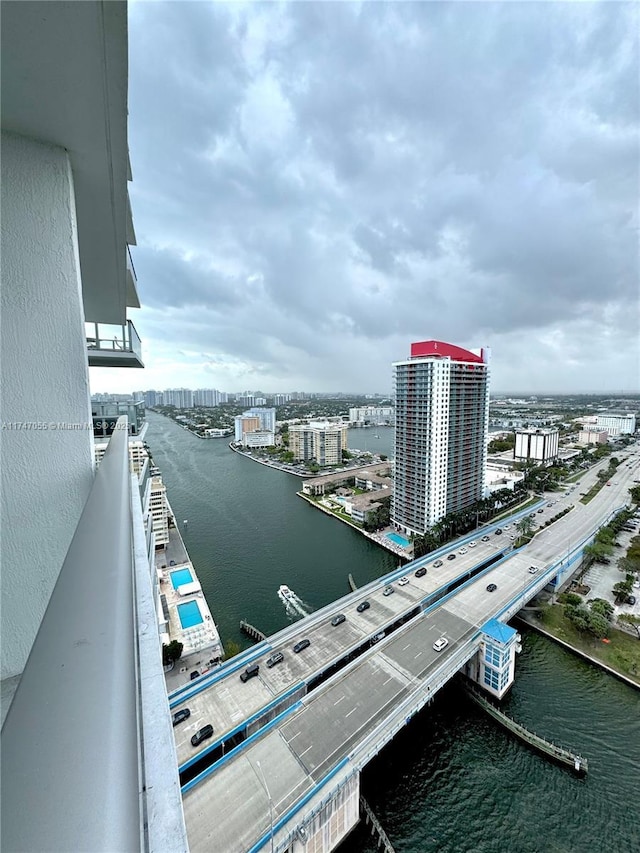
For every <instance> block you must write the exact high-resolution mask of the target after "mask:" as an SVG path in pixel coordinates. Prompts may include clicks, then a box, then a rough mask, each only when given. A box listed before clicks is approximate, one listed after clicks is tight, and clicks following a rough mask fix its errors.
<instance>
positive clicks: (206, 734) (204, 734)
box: [191, 723, 213, 746]
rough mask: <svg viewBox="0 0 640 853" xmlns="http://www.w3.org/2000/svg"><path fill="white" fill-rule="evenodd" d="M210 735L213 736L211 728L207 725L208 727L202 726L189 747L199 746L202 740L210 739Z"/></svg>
mask: <svg viewBox="0 0 640 853" xmlns="http://www.w3.org/2000/svg"><path fill="white" fill-rule="evenodd" d="M212 734H213V726H212V725H211V724H210V723H209V724H208V725H206V726H203V727H202V728H201V729H198V731H197V732H196V733H195V734H194V736H193V737H192V738H191V745H192V746H198V745H199V744H201V743H202V741H203V740H206V739H207V738H210V737H211V736H212Z"/></svg>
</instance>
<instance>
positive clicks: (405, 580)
mask: <svg viewBox="0 0 640 853" xmlns="http://www.w3.org/2000/svg"><path fill="white" fill-rule="evenodd" d="M408 583H409V578H408V577H407V576H406V575H404V576H403V577H401V578H400V580H399V581H398V586H406V585H407V584H408Z"/></svg>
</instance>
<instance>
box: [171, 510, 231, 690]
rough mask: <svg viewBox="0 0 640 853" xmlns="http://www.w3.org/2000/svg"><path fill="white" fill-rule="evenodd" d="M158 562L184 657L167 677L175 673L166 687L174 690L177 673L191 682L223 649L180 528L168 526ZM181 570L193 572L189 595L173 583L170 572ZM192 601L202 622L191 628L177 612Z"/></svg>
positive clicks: (174, 632) (173, 634)
mask: <svg viewBox="0 0 640 853" xmlns="http://www.w3.org/2000/svg"><path fill="white" fill-rule="evenodd" d="M170 512H171V510H170ZM171 514H173V513H171ZM172 560H173V561H174V562H175V566H172V565H171V561H172ZM155 563H156V571H157V572H158V577H159V579H160V594H161V595H163V596H164V597H165V601H166V605H167V611H168V614H169V638H170V639H171V640H178V642H180V643H182V644H183V652H182V657H181V659H180V660H179V661H178V663H177V664H176V666H175V667H174V670H173V671H172V672H171V673H167V676H169V675H171V676H172V677H171V678H170V679H169V678H168V679H167V688H168V689H171V690H173V689H175V686H176V676H177V680H178V683H183V682H185V681H188V680H189V673H190V672H191V671H193V669H194V668H198V669H199V671H200V672H203V671H204V670H205V669H206V668H208V667H209V666H210V665H211V662H212V661H217V660H219V659H220V658H221V657H222V655H223V653H224V650H223V648H222V643H221V641H220V635H219V634H218V629H217V627H216V624H215V621H214V619H213V616H212V615H211V611H210V609H209V605H208V604H207V601H206V599H205V597H204V593H203V592H202V587H201V586H200V582H199V581H198V575H197V573H196V570H195V568H194V567H193V563H192V562H191V560H190V559H189V555H188V553H187V549H186V547H185V544H184V542H183V540H182V536H181V535H180V531H179V530H178V529H177V527H171V528H169V542H168V543H167V546H166V549H165V550H163V551H157V552H156V556H155ZM178 569H189V571H190V573H191V577H192V579H193V583H191V584H189V585H188V590H189V593H188V594H187V595H180V590H181V589H182V591H183V592H184V591H185V588H184V587H178V589H174V588H173V584H172V583H171V576H170V574H171V572H173V571H176V570H178ZM189 601H197V602H198V607H199V608H200V612H201V614H202V617H203V621H202V622H201V623H199V624H198V625H194V626H193V627H191V628H183V627H182V623H181V622H180V616H179V615H178V610H177V605H178V604H186V603H187V602H189ZM165 642H166V640H165ZM169 682H171V684H170V685H169Z"/></svg>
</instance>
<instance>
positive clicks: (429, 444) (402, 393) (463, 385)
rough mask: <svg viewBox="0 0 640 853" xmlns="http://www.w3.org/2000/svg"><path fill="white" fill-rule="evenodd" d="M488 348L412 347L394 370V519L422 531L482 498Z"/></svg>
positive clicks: (402, 526) (441, 344)
mask: <svg viewBox="0 0 640 853" xmlns="http://www.w3.org/2000/svg"><path fill="white" fill-rule="evenodd" d="M489 360H490V351H489V349H488V348H486V347H485V348H483V349H481V350H477V351H476V350H466V349H463V348H462V347H458V346H455V345H454V344H448V343H445V342H444V341H421V342H420V343H414V344H411V355H410V356H409V358H408V359H407V360H406V361H399V362H396V363H395V364H394V365H393V367H394V379H395V395H396V436H395V457H396V463H395V465H396V471H395V489H394V500H393V512H392V522H393V523H394V524H395V525H396V527H397V528H398V529H399V530H401V531H402V532H403V533H405V534H409V535H410V534H412V533H414V534H417V535H420V534H423V533H425V532H426V531H427V530H428V529H429V528H430V527H431V526H432V525H433V524H435V523H436V522H437V521H439V520H440V519H441V518H443V517H444V516H445V515H448V514H449V513H451V512H457V511H459V510H462V509H464V508H465V507H467V506H470V505H471V504H473V503H474V502H475V501H478V500H480V499H481V498H482V497H483V496H484V487H485V468H486V463H487V441H486V439H487V431H488V428H489Z"/></svg>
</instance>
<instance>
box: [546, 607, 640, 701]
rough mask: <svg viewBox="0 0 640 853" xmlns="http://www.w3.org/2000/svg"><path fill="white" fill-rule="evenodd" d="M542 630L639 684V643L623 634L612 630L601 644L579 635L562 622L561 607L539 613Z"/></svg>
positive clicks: (547, 608)
mask: <svg viewBox="0 0 640 853" xmlns="http://www.w3.org/2000/svg"><path fill="white" fill-rule="evenodd" d="M541 617H542V618H541V620H540V621H541V623H542V625H543V626H544V628H545V630H547V631H549V633H551V634H553V635H554V636H555V637H557V638H558V639H559V640H564V642H565V643H570V644H571V645H572V646H575V648H576V649H579V650H580V651H582V652H584V653H585V654H588V655H590V656H591V657H593V658H596V660H599V661H602V663H605V664H606V665H607V666H610V667H611V668H612V669H615V670H617V671H618V672H621V673H622V674H623V675H626V676H627V677H628V678H632V679H633V680H634V681H637V682H638V684H640V640H637V639H635V638H634V637H632V636H631V635H630V634H625V633H624V632H623V631H616V630H612V631H611V634H610V636H609V640H610V642H609V643H603V642H602V640H597V639H596V638H595V637H592V636H591V635H589V634H583V633H582V632H580V631H578V629H577V628H576V627H575V626H574V625H573V624H572V623H571V622H570V621H569V620H568V619H567V618H566V616H565V615H564V613H563V608H562V605H560V604H550V605H547V606H546V607H545V608H544V609H543V610H542V611H541Z"/></svg>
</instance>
